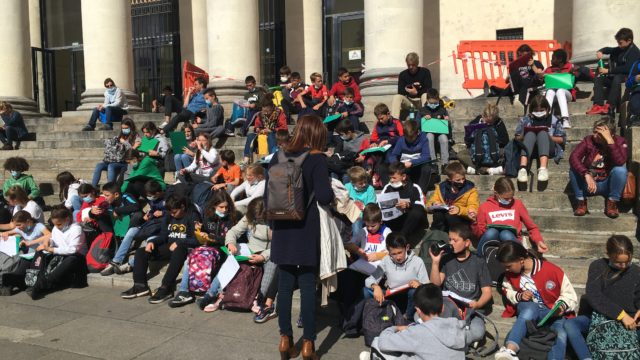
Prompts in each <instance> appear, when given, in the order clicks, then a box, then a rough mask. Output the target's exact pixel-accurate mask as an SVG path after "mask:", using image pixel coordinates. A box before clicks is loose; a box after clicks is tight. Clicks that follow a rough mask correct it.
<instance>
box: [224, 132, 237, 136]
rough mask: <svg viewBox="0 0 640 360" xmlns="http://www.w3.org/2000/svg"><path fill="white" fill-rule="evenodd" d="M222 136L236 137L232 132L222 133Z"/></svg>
mask: <svg viewBox="0 0 640 360" xmlns="http://www.w3.org/2000/svg"><path fill="white" fill-rule="evenodd" d="M224 136H228V137H234V136H236V133H235V132H233V131H225V132H224Z"/></svg>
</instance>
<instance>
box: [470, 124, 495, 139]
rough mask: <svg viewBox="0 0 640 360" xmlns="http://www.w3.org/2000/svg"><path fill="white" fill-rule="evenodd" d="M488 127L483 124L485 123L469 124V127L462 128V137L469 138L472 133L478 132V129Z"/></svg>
mask: <svg viewBox="0 0 640 360" xmlns="http://www.w3.org/2000/svg"><path fill="white" fill-rule="evenodd" d="M488 126H489V125H487V124H485V123H477V124H471V125H465V127H464V137H465V138H469V137H471V135H473V132H474V131H476V130H480V129H484V128H486V127H488Z"/></svg>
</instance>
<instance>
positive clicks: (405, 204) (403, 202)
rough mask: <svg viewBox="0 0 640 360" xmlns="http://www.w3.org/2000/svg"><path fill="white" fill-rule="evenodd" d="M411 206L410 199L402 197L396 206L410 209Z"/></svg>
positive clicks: (401, 208)
mask: <svg viewBox="0 0 640 360" xmlns="http://www.w3.org/2000/svg"><path fill="white" fill-rule="evenodd" d="M410 206H411V205H410V204H409V201H407V200H402V199H400V200H398V203H397V204H396V207H397V208H398V209H400V210H404V209H408V208H409V207H410Z"/></svg>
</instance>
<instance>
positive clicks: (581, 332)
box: [548, 315, 591, 360]
mask: <svg viewBox="0 0 640 360" xmlns="http://www.w3.org/2000/svg"><path fill="white" fill-rule="evenodd" d="M590 323H591V318H590V317H587V316H584V315H580V316H577V317H574V318H572V319H559V320H556V322H555V323H554V324H553V326H556V325H557V327H558V328H560V327H562V329H563V331H559V332H558V337H557V338H556V343H555V345H554V346H553V348H552V349H551V352H550V353H549V357H548V358H549V359H553V360H555V359H559V360H563V359H564V355H565V352H566V349H567V340H569V344H571V347H572V348H573V351H575V353H576V355H577V356H578V359H580V360H583V359H591V352H590V351H589V347H587V342H586V341H585V335H586V334H587V333H588V331H589V324H590Z"/></svg>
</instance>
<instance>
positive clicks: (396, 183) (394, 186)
mask: <svg viewBox="0 0 640 360" xmlns="http://www.w3.org/2000/svg"><path fill="white" fill-rule="evenodd" d="M389 185H391V187H392V188H394V189H399V188H401V187H402V182H400V181H398V182H390V183H389Z"/></svg>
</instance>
